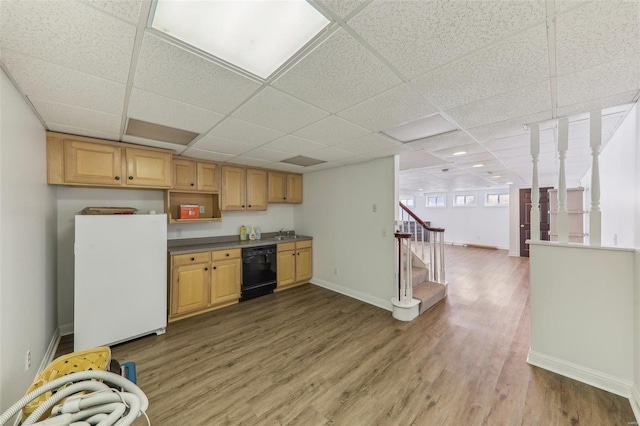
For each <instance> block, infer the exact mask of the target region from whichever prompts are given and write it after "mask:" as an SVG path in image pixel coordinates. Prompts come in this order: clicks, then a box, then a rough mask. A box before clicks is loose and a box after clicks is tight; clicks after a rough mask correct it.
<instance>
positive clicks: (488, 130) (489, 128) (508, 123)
mask: <svg viewBox="0 0 640 426" xmlns="http://www.w3.org/2000/svg"><path fill="white" fill-rule="evenodd" d="M550 119H551V110H550V109H549V110H548V111H543V112H538V113H534V114H529V115H525V116H523V117H516V118H511V119H507V120H503V121H500V122H496V123H492V124H487V125H483V126H478V127H474V128H470V129H468V131H469V133H470V134H471V135H473V137H475V138H476V139H478V141H480V142H485V141H488V140H491V139H499V138H504V137H508V136H515V135H520V134H524V133H527V134H528V130H525V129H524V128H523V125H525V124H531V123H538V122H540V121H545V120H550Z"/></svg>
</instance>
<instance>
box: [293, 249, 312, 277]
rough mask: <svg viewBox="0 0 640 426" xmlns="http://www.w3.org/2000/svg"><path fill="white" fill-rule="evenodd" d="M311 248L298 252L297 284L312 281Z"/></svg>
mask: <svg viewBox="0 0 640 426" xmlns="http://www.w3.org/2000/svg"><path fill="white" fill-rule="evenodd" d="M311 276H312V272H311V248H310V247H307V248H302V249H297V250H296V282H301V281H309V280H310V279H311Z"/></svg>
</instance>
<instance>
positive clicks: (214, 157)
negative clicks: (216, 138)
mask: <svg viewBox="0 0 640 426" xmlns="http://www.w3.org/2000/svg"><path fill="white" fill-rule="evenodd" d="M182 155H185V156H187V157H193V158H200V159H202V160H209V161H227V160H231V159H232V158H236V156H235V155H229V154H223V153H221V152H213V151H207V150H203V149H198V148H189V149H187V150H186V151H185V152H183V153H182Z"/></svg>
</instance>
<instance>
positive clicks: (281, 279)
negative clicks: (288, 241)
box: [277, 250, 298, 287]
mask: <svg viewBox="0 0 640 426" xmlns="http://www.w3.org/2000/svg"><path fill="white" fill-rule="evenodd" d="M296 257H298V256H296V251H295V250H287V251H281V252H278V264H277V271H278V272H277V275H278V287H286V286H288V285H289V284H293V283H294V282H295V281H296Z"/></svg>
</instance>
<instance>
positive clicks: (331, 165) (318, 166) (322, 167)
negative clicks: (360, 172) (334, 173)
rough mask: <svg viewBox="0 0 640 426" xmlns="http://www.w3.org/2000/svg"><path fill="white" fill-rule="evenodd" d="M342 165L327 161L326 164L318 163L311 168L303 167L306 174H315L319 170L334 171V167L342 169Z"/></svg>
mask: <svg viewBox="0 0 640 426" xmlns="http://www.w3.org/2000/svg"><path fill="white" fill-rule="evenodd" d="M342 166H343V164H340V163H332V162H329V161H327V162H326V163H320V164H316V165H313V166H309V167H305V171H306V172H317V171H319V170H327V169H335V168H336V167H342Z"/></svg>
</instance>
